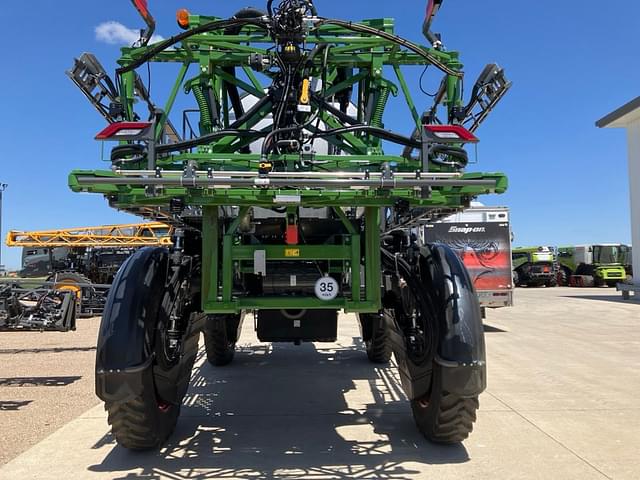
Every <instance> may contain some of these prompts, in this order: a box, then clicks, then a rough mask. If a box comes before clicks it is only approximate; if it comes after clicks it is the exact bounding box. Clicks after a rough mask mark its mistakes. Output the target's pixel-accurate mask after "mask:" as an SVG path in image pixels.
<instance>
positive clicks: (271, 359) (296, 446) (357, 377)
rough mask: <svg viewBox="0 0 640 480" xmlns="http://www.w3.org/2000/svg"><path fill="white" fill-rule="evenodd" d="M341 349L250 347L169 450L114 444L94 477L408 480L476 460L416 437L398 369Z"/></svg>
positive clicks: (218, 373) (195, 408)
mask: <svg viewBox="0 0 640 480" xmlns="http://www.w3.org/2000/svg"><path fill="white" fill-rule="evenodd" d="M333 347H334V345H329V346H327V347H320V349H316V348H315V347H314V345H313V344H304V345H302V346H300V347H295V346H293V345H278V344H275V345H261V346H250V347H246V348H242V349H241V351H240V352H239V353H238V354H237V356H236V360H235V361H234V364H232V365H231V366H229V367H223V368H214V367H211V366H210V365H209V364H207V363H206V362H204V364H203V365H202V366H200V367H198V368H196V369H195V370H194V373H193V377H192V381H191V388H190V390H189V393H188V394H187V398H186V399H185V404H184V406H183V408H182V413H181V417H180V420H179V422H178V427H177V429H176V432H175V433H174V435H173V436H172V438H171V440H170V443H169V444H168V446H166V447H165V448H163V449H162V450H161V451H159V452H147V453H135V452H130V451H127V450H125V449H123V448H121V447H119V446H117V445H116V444H115V440H114V439H113V437H112V436H111V435H110V434H108V435H106V436H104V437H103V438H102V439H100V440H99V441H98V442H97V443H96V445H94V448H101V447H103V446H105V445H106V444H113V448H112V450H111V451H110V452H109V453H108V455H107V456H106V457H105V459H104V461H103V462H101V463H100V464H97V465H92V466H90V467H89V470H90V471H96V472H113V476H112V477H111V478H114V479H120V480H121V479H129V478H148V479H155V478H171V479H187V478H189V479H192V478H202V479H209V478H284V479H291V478H310V479H320V478H344V479H346V478H381V479H398V480H400V479H407V478H410V477H414V476H416V475H419V468H416V465H415V463H417V464H422V465H424V464H450V463H462V462H466V461H468V460H469V456H468V454H467V451H466V449H465V448H464V446H462V445H455V446H439V445H434V444H430V443H429V442H427V441H426V440H425V439H424V437H422V435H421V434H420V433H419V432H418V431H417V429H416V427H415V425H414V422H413V419H412V417H411V410H410V407H409V405H408V402H407V401H406V399H405V397H404V394H403V393H402V391H401V388H400V382H399V379H398V377H397V370H396V369H395V367H390V366H383V367H379V366H374V365H372V364H371V363H369V362H368V361H367V359H366V354H365V353H364V351H363V350H364V348H363V346H362V342H361V340H360V339H353V343H352V344H351V345H349V346H343V347H340V348H333ZM201 356H202V353H201ZM201 362H202V359H201ZM356 385H357V387H358V390H357V392H356V390H355V389H356ZM411 462H414V464H413V466H412V463H411ZM131 471H134V472H136V473H135V474H133V473H131ZM117 472H122V475H118V473H117Z"/></svg>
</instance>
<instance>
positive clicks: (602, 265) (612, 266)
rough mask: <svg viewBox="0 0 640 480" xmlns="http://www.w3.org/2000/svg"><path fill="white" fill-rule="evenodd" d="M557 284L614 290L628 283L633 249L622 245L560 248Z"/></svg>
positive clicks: (609, 244) (610, 244)
mask: <svg viewBox="0 0 640 480" xmlns="http://www.w3.org/2000/svg"><path fill="white" fill-rule="evenodd" d="M557 255H558V267H559V268H558V283H559V284H560V285H571V286H578V287H579V286H590V285H593V286H596V287H601V286H605V285H606V286H608V287H615V286H616V285H617V284H618V283H625V282H626V281H627V274H628V273H629V274H630V273H631V272H628V270H629V266H628V264H629V262H630V258H631V247H630V246H628V245H623V244H613V243H608V244H598V245H577V246H572V247H559V248H558V252H557Z"/></svg>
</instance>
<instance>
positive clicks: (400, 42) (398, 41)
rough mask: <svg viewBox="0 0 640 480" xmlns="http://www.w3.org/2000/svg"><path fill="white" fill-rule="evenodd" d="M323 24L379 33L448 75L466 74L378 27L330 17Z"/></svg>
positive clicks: (320, 23)
mask: <svg viewBox="0 0 640 480" xmlns="http://www.w3.org/2000/svg"><path fill="white" fill-rule="evenodd" d="M321 25H337V26H339V27H343V28H346V29H347V30H352V31H354V32H358V33H368V34H371V35H377V36H379V37H382V38H384V39H386V40H389V41H390V42H393V43H395V44H397V45H400V46H402V47H405V48H407V49H409V50H411V51H412V52H414V53H417V54H418V55H420V56H421V57H423V58H424V59H426V60H428V61H429V62H430V63H431V64H432V65H435V66H436V67H438V68H439V69H440V70H442V71H443V72H444V73H446V74H448V75H451V76H454V77H463V76H464V73H463V72H458V71H456V70H453V69H452V68H449V67H448V66H446V65H445V64H444V63H442V62H441V61H440V60H438V59H437V58H436V57H434V56H433V55H431V54H430V53H429V52H427V51H426V50H424V49H423V48H422V47H420V46H419V45H417V44H415V43H413V42H410V41H409V40H407V39H404V38H402V37H399V36H397V35H393V34H391V33H387V32H384V31H382V30H379V29H377V28H373V27H369V26H367V25H361V24H358V23H353V22H345V21H343V20H334V19H330V18H321V19H320V22H319V23H318V25H317V26H318V27H319V26H321Z"/></svg>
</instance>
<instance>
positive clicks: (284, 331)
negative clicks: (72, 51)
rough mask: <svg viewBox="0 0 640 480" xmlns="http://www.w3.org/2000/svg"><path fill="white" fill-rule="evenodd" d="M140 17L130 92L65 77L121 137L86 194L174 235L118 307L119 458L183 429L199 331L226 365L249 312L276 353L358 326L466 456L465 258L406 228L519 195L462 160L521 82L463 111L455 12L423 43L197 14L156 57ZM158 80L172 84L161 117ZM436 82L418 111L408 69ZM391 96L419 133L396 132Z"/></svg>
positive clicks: (479, 334) (368, 27)
mask: <svg viewBox="0 0 640 480" xmlns="http://www.w3.org/2000/svg"><path fill="white" fill-rule="evenodd" d="M133 3H134V5H135V6H136V8H137V9H138V11H139V12H140V13H141V14H142V17H143V18H144V19H145V21H146V23H147V26H148V28H147V29H146V31H145V32H144V33H143V34H142V36H141V39H140V41H139V42H138V43H137V44H136V45H134V46H132V47H131V48H124V49H123V50H122V56H121V58H120V59H119V61H118V64H119V67H118V69H117V70H116V76H115V78H114V79H113V80H112V79H110V78H109V76H108V75H107V74H106V73H105V71H104V69H103V68H102V67H101V66H100V64H99V63H98V61H97V60H96V59H95V57H93V56H92V55H90V54H84V55H83V56H82V57H81V58H80V59H78V60H76V62H75V65H74V67H73V69H72V70H70V71H69V72H68V74H69V75H70V77H71V78H72V79H73V80H74V82H75V83H76V84H77V85H78V86H79V87H80V88H81V89H82V91H83V92H84V93H85V95H86V96H87V97H88V98H89V100H90V101H91V102H92V103H93V105H94V106H95V107H96V108H97V109H98V111H99V112H100V113H101V114H102V115H103V116H104V117H105V119H106V120H107V122H108V126H107V128H106V129H105V130H104V131H102V132H100V133H99V134H98V136H97V139H99V140H105V141H107V140H108V141H116V142H118V143H117V145H116V146H114V148H113V149H112V150H111V153H110V158H111V162H112V169H110V170H76V171H74V172H72V173H71V175H70V180H69V183H70V186H71V188H72V190H73V191H76V192H91V193H99V194H102V195H104V196H105V197H106V199H107V200H108V202H109V205H110V206H112V207H113V208H117V209H119V210H122V211H127V212H131V213H133V214H136V215H139V216H141V217H144V218H146V219H151V220H160V221H162V222H165V223H167V224H170V225H172V226H173V227H174V228H175V235H174V239H173V247H172V248H146V249H142V250H140V251H138V252H137V253H136V254H134V255H133V256H132V257H131V258H130V259H129V260H128V261H127V262H126V263H125V264H124V265H123V266H122V268H121V269H120V271H119V273H118V275H117V277H116V279H115V281H114V284H113V288H112V289H111V293H110V295H109V298H108V299H107V304H106V307H105V311H104V317H103V320H102V326H101V329H100V336H99V340H98V349H97V361H96V389H97V394H98V396H99V397H100V398H101V399H102V400H104V402H105V404H106V408H107V410H108V413H109V422H110V424H111V425H112V428H113V432H114V434H115V437H116V439H117V440H118V442H119V443H120V444H121V445H124V446H125V447H128V448H133V449H144V448H153V447H157V446H159V445H161V444H162V443H163V442H164V441H165V439H166V438H167V437H168V436H169V435H170V433H171V432H172V431H173V428H174V426H175V425H176V422H177V418H178V414H179V411H180V404H181V402H182V399H183V397H184V395H185V392H186V390H187V387H188V384H189V380H190V374H191V369H192V366H193V362H194V358H195V356H196V350H197V344H198V338H199V333H200V332H201V331H202V332H204V336H205V346H206V353H207V356H208V359H209V361H210V362H211V363H213V364H214V365H219V366H220V365H225V364H227V363H229V362H230V361H231V360H232V358H233V352H234V348H235V344H236V342H237V340H238V338H239V332H240V328H241V326H242V320H243V317H244V315H245V313H252V314H253V315H254V321H255V325H256V329H257V334H258V338H259V339H260V340H261V341H266V342H294V343H300V342H309V341H320V342H321V341H334V340H335V339H336V336H337V318H338V312H339V311H341V310H343V311H345V312H353V313H356V314H357V315H358V319H359V322H360V325H361V328H362V336H363V339H364V341H365V343H366V347H367V353H368V355H369V358H370V359H371V360H372V361H373V362H387V361H389V359H390V355H391V352H392V351H393V352H395V356H396V359H397V364H398V367H399V371H400V377H401V380H402V385H403V388H404V390H405V392H406V395H407V397H408V398H409V400H410V401H411V404H412V407H413V412H414V416H415V420H416V423H417V425H418V428H419V429H420V430H421V431H422V432H423V433H424V434H425V435H426V436H427V437H428V438H429V439H431V440H433V441H437V442H444V443H452V442H459V441H462V440H463V439H465V438H466V437H467V435H468V434H469V432H470V431H471V430H472V423H473V421H474V420H475V412H476V409H477V407H478V396H479V394H480V393H481V392H482V391H483V390H484V388H485V383H486V373H485V372H486V365H485V347H484V337H483V329H482V321H481V316H480V309H479V306H478V301H477V299H476V296H475V294H474V291H473V286H472V284H471V282H470V280H469V276H468V274H467V272H466V270H465V268H464V266H463V264H462V263H461V262H460V260H459V259H458V257H457V256H456V255H455V254H454V253H453V252H452V251H451V250H450V249H449V248H447V247H445V246H440V245H424V246H420V245H418V244H417V243H416V242H417V236H416V235H414V234H412V230H411V229H412V228H413V227H414V226H416V225H418V224H420V223H422V224H424V222H428V221H433V220H436V219H438V218H442V217H444V216H447V215H450V214H452V213H454V212H457V211H459V210H461V209H463V208H465V207H467V206H469V204H470V202H471V200H472V199H474V198H475V197H477V196H478V195H483V194H490V193H502V192H504V191H505V190H506V188H507V179H506V178H505V176H504V175H502V174H499V173H470V172H467V171H466V167H467V163H468V158H467V152H466V150H465V148H464V147H465V144H468V143H475V142H477V138H476V137H475V135H474V132H475V130H476V129H477V128H478V126H479V125H480V123H481V122H482V121H483V120H484V119H485V117H486V116H487V114H489V112H490V111H491V110H492V109H493V108H494V106H495V105H496V103H497V102H498V101H499V100H500V99H501V98H502V96H503V95H504V93H505V92H506V91H507V90H508V88H509V86H510V84H509V82H508V81H507V80H506V79H505V77H504V74H503V71H502V69H500V68H499V67H498V66H497V65H489V66H487V68H486V69H485V70H484V71H483V72H482V74H481V76H480V78H479V80H478V81H477V83H476V84H475V86H473V87H472V88H467V89H466V91H467V92H470V93H471V98H470V100H468V101H467V102H465V101H464V100H463V98H462V96H463V71H462V67H463V66H462V64H461V62H460V58H459V55H458V53H457V52H453V51H448V50H446V49H445V48H444V46H443V43H442V41H441V39H440V37H439V36H438V35H436V34H434V33H433V32H432V31H431V23H432V19H433V17H434V16H435V14H436V13H437V11H438V9H439V8H440V4H441V0H440V1H438V0H436V1H434V0H431V1H429V3H428V6H427V16H426V20H425V22H424V27H423V30H424V33H425V35H426V37H427V39H428V41H429V44H430V46H428V47H425V46H422V45H419V44H417V43H414V42H412V41H409V40H406V39H404V38H401V37H399V36H397V35H395V34H394V23H393V21H392V20H390V19H380V20H366V21H362V22H358V23H356V22H351V21H343V20H334V19H329V18H324V17H322V16H320V12H319V11H317V10H316V6H314V4H313V2H312V1H311V0H283V1H281V2H279V4H277V5H274V2H273V0H269V1H268V3H267V8H266V11H261V10H257V9H254V8H246V9H243V10H241V11H239V12H237V13H236V14H235V15H234V16H233V17H232V18H229V19H220V18H217V17H213V16H203V15H194V14H191V13H189V12H187V11H184V10H181V11H179V12H178V24H179V26H180V27H181V28H182V29H183V31H182V32H181V33H179V34H177V35H175V36H173V37H171V38H168V39H166V40H162V41H159V42H156V43H150V42H149V40H150V38H151V36H152V33H153V29H154V25H155V22H154V19H153V17H152V16H151V14H150V13H149V10H148V8H147V4H146V0H133ZM152 63H165V64H175V70H176V71H177V72H178V73H177V78H176V80H175V83H174V85H173V88H172V89H171V90H170V92H169V93H168V98H166V99H165V101H164V103H162V104H159V103H156V101H155V100H154V99H152V98H150V95H149V88H148V85H147V84H146V81H147V76H148V65H149V64H152ZM427 67H429V69H428V70H427V71H426V73H428V74H436V73H439V74H441V75H442V76H443V79H442V82H441V84H440V88H439V89H438V90H437V92H436V94H435V97H434V99H433V100H434V101H433V104H432V105H429V106H428V107H427V108H426V109H425V110H424V111H422V109H419V108H418V105H416V102H415V101H414V99H413V97H412V95H411V88H410V86H409V85H408V83H407V81H406V80H405V72H406V71H407V69H411V68H414V69H415V71H416V72H417V73H418V74H419V73H420V72H423V73H425V72H424V70H425V69H426V68H427ZM163 71H166V67H164V70H163ZM416 77H417V75H416ZM153 90H154V92H156V91H158V90H159V87H158V86H157V84H154V89H153ZM184 94H186V95H187V96H185V95H184ZM397 95H400V96H402V97H403V98H404V100H405V101H404V104H405V105H404V107H403V108H404V109H406V112H407V124H406V130H405V133H396V132H392V131H390V130H388V129H386V128H385V126H384V118H385V108H386V107H387V106H388V105H389V102H390V97H391V96H397ZM186 98H190V99H192V100H191V104H190V106H188V107H187V108H186V109H185V111H179V112H174V110H176V109H177V105H181V104H185V105H186V100H185V99H186ZM174 107H175V108H174ZM194 116H197V126H196V123H195V120H194ZM180 124H182V125H183V127H184V128H183V129H182V132H179V131H178V129H177V128H176V127H175V125H180ZM407 132H408V134H407ZM394 145H399V147H396V148H397V151H398V152H402V153H401V154H400V153H399V154H395V155H390V154H385V152H384V150H385V149H393V146H394Z"/></svg>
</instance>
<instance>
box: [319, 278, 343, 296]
mask: <svg viewBox="0 0 640 480" xmlns="http://www.w3.org/2000/svg"><path fill="white" fill-rule="evenodd" d="M315 290H316V297H318V298H319V299H320V300H324V301H326V302H328V301H330V300H333V299H334V298H336V297H337V296H338V290H339V288H338V282H336V280H335V279H334V278H333V277H322V278H320V279H318V281H317V282H316V286H315Z"/></svg>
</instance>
